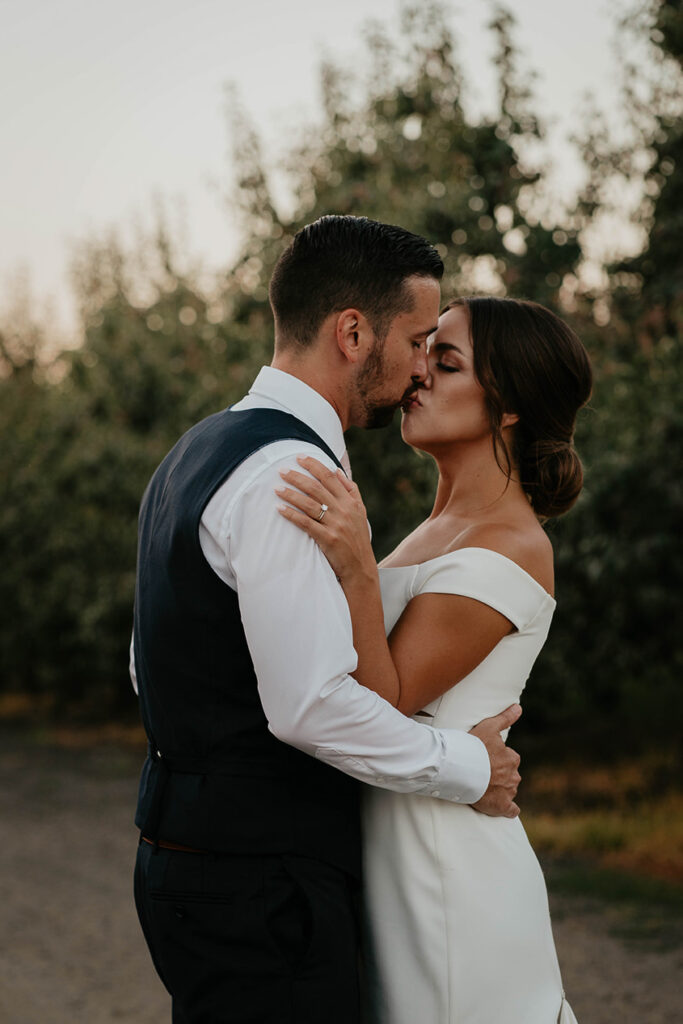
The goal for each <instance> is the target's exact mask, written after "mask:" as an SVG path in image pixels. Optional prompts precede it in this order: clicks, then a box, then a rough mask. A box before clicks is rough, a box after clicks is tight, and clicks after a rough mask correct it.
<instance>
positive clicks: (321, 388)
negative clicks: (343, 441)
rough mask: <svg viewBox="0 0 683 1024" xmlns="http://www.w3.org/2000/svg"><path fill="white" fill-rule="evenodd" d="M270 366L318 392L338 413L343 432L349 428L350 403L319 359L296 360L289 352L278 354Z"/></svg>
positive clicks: (331, 371) (332, 371)
mask: <svg viewBox="0 0 683 1024" xmlns="http://www.w3.org/2000/svg"><path fill="white" fill-rule="evenodd" d="M270 365H271V366H272V367H273V369H274V370H280V371H281V372H282V373H288V374H290V376H292V377H296V378H297V380H300V381H302V382H303V383H304V384H307V385H308V387H309V388H312V389H313V390H314V391H317V392H318V394H319V395H321V396H322V397H323V398H324V399H325V401H326V402H329V403H330V405H331V406H332V408H333V409H334V411H335V412H336V414H337V416H338V417H339V419H340V420H341V425H342V430H346V429H347V428H348V426H349V408H348V402H344V401H343V398H342V395H343V390H342V389H341V388H340V387H339V385H338V383H337V382H335V380H334V377H335V373H334V370H333V369H332V368H331V367H328V366H326V365H322V364H321V361H320V360H319V359H317V358H301V357H300V356H298V357H296V358H295V357H293V356H292V355H290V354H288V353H287V352H283V353H276V354H275V355H274V356H273V359H272V362H271V364H270Z"/></svg>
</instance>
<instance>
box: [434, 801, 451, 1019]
mask: <svg viewBox="0 0 683 1024" xmlns="http://www.w3.org/2000/svg"><path fill="white" fill-rule="evenodd" d="M438 803H439V801H438V800H436V799H434V797H431V798H430V807H429V818H430V821H431V823H432V846H433V849H434V859H435V861H436V865H437V869H438V872H439V888H440V890H441V920H442V924H443V933H444V948H445V950H446V1007H445V1009H446V1018H445V1020H444V1024H448V1022H449V1021H450V1019H451V1008H452V1005H453V999H452V992H451V985H452V978H451V971H450V963H451V956H450V954H451V950H450V946H449V934H448V923H447V920H446V913H445V910H444V909H443V908H444V907H445V906H446V890H445V887H444V868H443V864H442V863H441V855H440V853H439V844H438V843H437V841H436V821H435V817H434V815H435V813H436V810H437V806H438Z"/></svg>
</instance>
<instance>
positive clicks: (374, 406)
mask: <svg viewBox="0 0 683 1024" xmlns="http://www.w3.org/2000/svg"><path fill="white" fill-rule="evenodd" d="M384 377H385V365H384V339H382V340H379V339H377V340H376V341H375V344H374V346H373V347H372V349H371V351H370V354H369V355H368V358H367V359H366V361H365V364H364V366H363V368H362V369H361V371H360V373H359V374H358V378H357V380H356V394H357V396H358V399H359V403H360V404H361V406H362V408H363V427H364V428H365V430H377V429H379V428H380V427H388V426H389V424H390V423H391V421H392V419H393V418H394V413H395V412H396V410H397V409H398V408H399V406H400V405H401V403H402V402H403V400H404V398H405V395H403V396H402V397H401V398H400V399H399V400H398V401H394V402H392V403H391V404H387V401H386V396H384V397H382V396H381V394H378V395H374V396H373V392H374V391H378V390H379V389H380V387H381V385H382V383H383V382H384ZM410 390H412V388H411V389H410Z"/></svg>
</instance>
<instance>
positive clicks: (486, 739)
mask: <svg viewBox="0 0 683 1024" xmlns="http://www.w3.org/2000/svg"><path fill="white" fill-rule="evenodd" d="M521 713H522V709H521V707H520V706H519V704H512V705H511V706H510V707H509V708H507V709H506V710H505V711H502V712H501V713H500V714H499V715H496V716H495V718H485V719H484V721H483V722H480V723H479V725H475V727H474V728H473V729H470V732H471V733H472V735H473V736H476V737H477V738H478V739H480V740H481V741H482V743H483V744H484V746H485V747H486V750H487V751H488V755H489V760H490V761H491V781H490V782H489V788H488V789H487V790H486V792H485V793H484V795H483V797H482V798H481V800H478V801H477V803H476V804H472V806H473V807H474V809H475V811H481V812H482V814H490V815H492V816H493V817H497V818H500V817H503V818H516V817H517V815H518V814H519V807H518V806H517V804H516V803H514V799H515V796H516V795H517V787H518V786H519V784H520V782H521V781H522V779H521V776H520V774H519V772H518V771H517V769H518V767H519V761H520V757H519V754H518V753H516V752H515V751H514V750H511V749H510V748H509V747H506V746H505V743H504V741H503V739H502V737H501V735H500V734H501V732H503V730H504V729H509V728H510V726H511V725H514V723H515V722H516V721H517V719H518V718H519V716H520V715H521Z"/></svg>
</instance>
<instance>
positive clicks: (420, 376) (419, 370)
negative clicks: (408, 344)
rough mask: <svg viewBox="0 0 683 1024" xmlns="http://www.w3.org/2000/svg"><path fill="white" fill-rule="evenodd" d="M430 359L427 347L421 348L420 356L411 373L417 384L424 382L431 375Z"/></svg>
mask: <svg viewBox="0 0 683 1024" xmlns="http://www.w3.org/2000/svg"><path fill="white" fill-rule="evenodd" d="M429 375H430V374H429V360H428V358H427V351H426V349H421V350H420V354H419V358H418V359H416V360H415V365H414V366H413V372H412V374H411V376H412V379H413V382H414V383H415V384H422V385H423V384H424V382H425V380H426V379H427V378H428V377H429Z"/></svg>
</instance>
